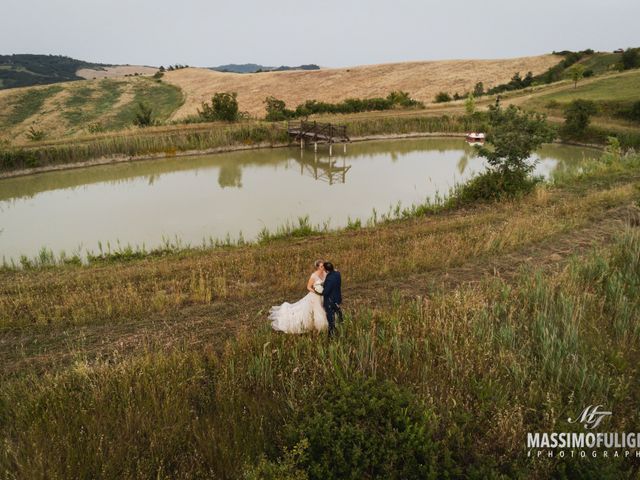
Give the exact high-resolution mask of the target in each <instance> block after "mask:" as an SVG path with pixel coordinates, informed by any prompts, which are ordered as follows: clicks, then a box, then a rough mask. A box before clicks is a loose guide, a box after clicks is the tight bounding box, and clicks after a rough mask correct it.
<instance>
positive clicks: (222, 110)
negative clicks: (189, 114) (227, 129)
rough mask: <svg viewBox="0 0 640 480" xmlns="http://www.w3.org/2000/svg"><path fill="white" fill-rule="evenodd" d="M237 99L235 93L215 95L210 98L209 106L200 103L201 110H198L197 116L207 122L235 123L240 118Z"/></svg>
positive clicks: (205, 103)
mask: <svg viewBox="0 0 640 480" xmlns="http://www.w3.org/2000/svg"><path fill="white" fill-rule="evenodd" d="M237 97H238V94H237V93H235V92H232V93H228V92H222V93H216V94H215V95H214V96H213V97H212V98H211V104H208V103H207V102H203V103H202V110H198V115H200V117H201V118H202V119H204V120H206V121H209V122H211V121H217V120H222V121H224V122H236V121H238V119H239V118H240V113H239V111H238V98H237Z"/></svg>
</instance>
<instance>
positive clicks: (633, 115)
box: [627, 100, 640, 122]
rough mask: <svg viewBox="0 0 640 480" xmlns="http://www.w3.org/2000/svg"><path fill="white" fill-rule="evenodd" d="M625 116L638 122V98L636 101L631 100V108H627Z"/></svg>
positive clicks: (639, 108) (639, 119)
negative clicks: (627, 111)
mask: <svg viewBox="0 0 640 480" xmlns="http://www.w3.org/2000/svg"><path fill="white" fill-rule="evenodd" d="M627 118H629V120H633V121H634V122H640V100H638V101H637V102H633V104H632V105H631V108H630V109H629V113H628V115H627Z"/></svg>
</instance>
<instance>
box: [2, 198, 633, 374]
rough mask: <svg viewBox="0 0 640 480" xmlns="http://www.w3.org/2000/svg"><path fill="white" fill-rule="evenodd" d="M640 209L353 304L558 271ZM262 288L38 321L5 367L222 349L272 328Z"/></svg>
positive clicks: (6, 349)
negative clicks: (167, 307)
mask: <svg viewBox="0 0 640 480" xmlns="http://www.w3.org/2000/svg"><path fill="white" fill-rule="evenodd" d="M639 212H640V210H639V209H638V208H637V207H635V206H633V205H627V206H623V207H618V208H613V209H610V210H607V211H605V212H604V213H603V214H602V215H601V216H600V217H598V218H597V219H595V220H594V221H592V222H591V223H590V224H588V225H586V226H585V227H583V228H580V229H576V230H572V231H568V232H565V233H562V234H559V235H555V236H552V237H548V238H546V239H545V240H544V241H542V242H539V243H535V244H530V245H527V246H525V247H522V248H519V249H516V250H513V251H510V252H507V253H504V252H500V253H499V254H496V255H492V256H483V257H478V258H472V259H469V261H468V262H465V263H464V264H462V265H458V266H455V267H451V268H436V269H432V270H429V271H425V272H423V273H420V274H415V275H411V276H409V277H402V278H393V277H385V278H380V279H377V280H375V281H372V282H368V283H367V285H366V288H364V287H363V286H362V285H347V286H346V288H345V291H344V297H345V299H346V300H347V303H346V305H345V308H346V309H347V310H351V309H359V308H366V307H371V308H376V307H380V306H385V305H387V304H388V303H389V302H390V301H391V294H392V293H395V294H396V295H400V296H401V297H404V298H415V297H416V296H418V295H420V296H428V295H429V294H430V292H433V291H434V290H435V289H451V288H456V287H458V286H460V285H464V284H473V283H477V282H480V281H481V280H483V279H484V278H486V277H491V276H498V277H500V278H502V279H506V280H509V279H510V278H512V277H513V276H514V275H515V274H516V273H517V272H518V271H519V270H520V269H521V268H522V267H523V266H527V265H528V266H534V267H536V268H542V269H545V270H548V271H553V270H556V269H559V268H561V267H562V266H564V265H565V264H566V262H567V260H568V258H569V257H570V256H571V255H583V254H585V253H586V252H588V251H589V250H590V249H592V248H593V247H594V246H598V245H604V244H607V243H609V242H610V241H611V239H612V238H613V237H614V236H615V235H616V234H618V233H620V232H621V231H623V230H624V229H625V228H629V225H630V224H633V223H635V224H637V223H638V219H640V213H639ZM256 291H257V293H256V295H255V296H251V297H249V298H247V299H246V300H245V301H242V302H241V303H229V302H217V303H213V304H210V305H197V306H190V307H186V308H183V309H181V310H179V311H177V312H173V313H171V314H167V315H163V316H157V317H152V318H145V319H141V320H140V319H136V320H130V321H127V322H123V323H121V324H108V325H98V326H95V325H90V326H82V327H65V328H61V329H58V330H53V331H52V329H51V328H50V327H48V326H45V327H42V329H40V330H39V329H38V328H37V327H34V328H30V329H28V330H23V331H17V332H14V333H8V334H6V335H2V336H0V364H2V365H3V370H4V372H3V373H4V374H5V375H11V374H12V373H16V372H22V371H34V372H43V371H45V370H50V369H51V368H54V367H56V366H64V365H69V364H73V363H74V362H76V361H81V362H82V361H93V360H96V359H103V360H106V359H111V360H117V359H118V358H119V357H122V356H123V355H127V354H132V353H135V352H140V351H143V350H144V349H145V347H154V348H156V347H158V346H160V347H161V348H162V347H167V348H169V347H173V346H177V345H188V346H190V347H199V348H209V349H220V348H222V346H223V345H224V343H225V341H226V340H228V339H230V338H232V337H233V336H235V335H237V334H238V333H239V332H241V331H243V330H244V331H250V330H252V329H256V328H267V325H268V322H267V321H266V311H267V309H268V308H269V306H270V305H273V304H275V303H278V299H277V297H276V295H275V294H274V293H272V292H268V291H263V290H262V289H261V288H258V287H256Z"/></svg>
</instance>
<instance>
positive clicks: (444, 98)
mask: <svg viewBox="0 0 640 480" xmlns="http://www.w3.org/2000/svg"><path fill="white" fill-rule="evenodd" d="M450 101H451V95H449V93H447V92H438V93H437V94H436V98H435V102H436V103H444V102H450Z"/></svg>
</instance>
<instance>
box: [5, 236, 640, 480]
mask: <svg viewBox="0 0 640 480" xmlns="http://www.w3.org/2000/svg"><path fill="white" fill-rule="evenodd" d="M639 259H640V236H639V235H638V233H637V232H634V231H627V232H625V233H624V234H623V235H621V236H620V237H619V238H618V239H617V240H616V242H615V243H614V245H613V246H611V247H609V248H607V249H605V250H600V251H595V252H593V253H592V254H591V255H590V256H589V257H588V258H587V259H586V261H585V260H582V259H581V260H578V259H576V260H575V261H574V262H572V263H570V264H569V265H568V266H567V267H566V268H565V269H564V270H562V271H560V272H559V273H556V274H544V273H542V272H538V271H523V272H522V273H521V275H520V276H518V277H516V279H514V281H512V282H510V283H506V282H505V281H502V280H499V279H494V280H490V281H485V282H483V283H482V284H480V285H476V286H468V287H464V288H460V289H457V290H455V291H434V292H432V293H431V298H430V299H429V301H426V300H424V299H422V298H420V297H418V298H414V299H400V298H399V297H397V296H395V295H393V294H392V292H388V294H389V298H388V299H387V300H385V299H379V300H378V304H379V307H378V308H376V309H375V310H370V309H369V308H367V307H360V308H355V309H352V310H350V311H349V312H347V318H346V321H345V323H344V325H343V326H341V327H340V329H339V336H338V338H337V339H336V340H334V341H332V342H328V341H327V340H326V339H325V337H324V336H316V335H305V336H287V335H279V334H277V333H273V332H271V331H270V329H269V328H268V324H267V322H265V324H264V325H263V326H262V327H258V328H256V329H255V330H253V331H250V332H248V333H247V334H246V335H241V336H240V337H239V338H237V340H234V341H232V342H230V343H229V344H228V345H227V348H226V349H225V350H224V352H223V353H221V354H219V355H218V354H215V353H213V352H211V351H208V350H207V349H206V348H205V349H203V350H201V349H198V350H193V349H191V348H188V347H187V346H177V347H174V348H171V349H169V350H168V351H167V350H166V349H164V348H162V347H159V346H158V347H153V346H152V347H150V350H149V351H148V352H146V353H142V354H140V355H137V356H135V357H133V358H126V359H122V358H119V357H117V356H116V355H115V354H114V356H113V358H109V359H107V360H105V361H104V362H99V363H92V362H88V361H82V360H80V361H78V362H77V363H76V364H75V365H74V366H73V367H71V368H68V369H65V370H63V371H59V372H56V373H48V374H45V375H44V376H41V377H37V376H25V377H22V378H15V379H13V380H10V381H7V382H4V383H3V385H2V390H1V392H0V435H1V436H2V444H3V448H2V449H0V471H2V472H3V474H4V475H5V476H7V477H8V478H33V479H37V478H114V477H119V478H149V477H150V476H153V477H154V478H240V477H241V476H242V474H243V472H249V471H252V469H253V467H252V465H254V464H255V463H257V462H258V461H260V458H263V460H262V462H263V467H264V462H265V460H264V459H265V456H266V462H267V463H269V462H271V463H273V464H274V465H275V464H276V463H277V462H278V459H279V458H280V457H281V456H283V455H286V452H287V451H290V449H292V448H294V447H295V446H294V445H292V444H291V443H290V441H291V440H290V438H291V437H290V436H289V434H288V433H287V432H290V431H291V428H293V431H295V430H296V428H297V427H299V426H300V425H301V424H300V423H298V422H299V421H300V420H299V419H300V418H301V419H302V421H303V422H304V419H305V418H309V417H308V415H311V412H312V411H313V409H314V406H315V405H319V404H322V405H325V406H326V405H327V400H328V399H327V398H326V394H327V391H328V390H330V389H331V388H333V387H332V385H335V384H336V382H340V383H342V384H345V382H346V384H347V385H349V384H353V385H355V384H356V382H357V381H358V380H357V379H358V378H361V377H362V376H363V375H364V376H365V377H368V378H370V379H380V380H382V379H393V381H394V382H395V383H396V384H397V385H399V386H400V387H401V388H403V389H405V390H406V391H408V392H410V396H409V397H407V398H409V399H410V401H411V404H410V406H409V407H410V408H411V409H416V410H418V411H423V412H424V413H425V415H426V414H427V413H428V415H429V418H430V419H431V420H430V423H431V425H432V430H427V431H425V432H424V435H427V438H428V439H430V440H429V441H430V442H433V444H434V445H435V446H436V447H437V448H436V449H435V450H434V453H433V454H434V455H439V456H440V457H438V458H441V461H438V462H437V463H436V464H435V466H433V468H435V469H436V470H434V471H435V472H436V473H435V476H436V477H438V478H444V477H447V476H448V477H456V478H457V477H460V478H469V477H474V478H490V477H492V478H507V477H509V478H512V477H520V478H550V477H553V476H562V475H567V476H568V477H569V478H574V477H576V476H584V475H589V476H590V477H591V478H631V475H632V466H633V460H629V459H624V458H623V459H613V458H608V459H604V461H603V459H592V458H586V459H585V458H577V459H571V458H570V457H566V458H565V459H560V458H558V457H556V458H548V457H546V456H544V457H542V458H536V457H535V456H534V457H531V458H529V457H527V454H526V450H525V444H526V443H525V442H526V433H527V432H530V431H563V430H567V429H568V430H570V429H572V428H574V427H572V425H571V424H569V423H567V420H566V419H567V418H568V417H570V416H575V415H576V414H577V412H579V411H580V410H581V409H582V408H583V407H584V406H586V405H591V404H603V405H606V406H607V407H608V408H610V409H611V410H612V411H614V415H613V416H612V417H611V418H610V419H608V422H609V423H608V424H607V431H616V430H619V431H637V430H638V429H639V428H640V423H639V420H638V416H637V409H638V408H639V407H640V405H639V404H638V402H639V400H638V397H637V395H636V390H637V389H636V385H637V382H638V381H639V380H640V379H639V378H638V370H637V368H636V365H637V360H638V356H637V351H636V349H635V345H637V344H638V342H639V341H640V315H639V312H640V310H639V309H638V307H640V305H639V303H640V300H639V299H640V263H639ZM329 404H330V402H329ZM323 408H326V407H323ZM329 408H330V407H329ZM336 408H338V407H336ZM358 408H362V409H365V410H364V411H367V410H366V409H367V408H370V407H369V406H367V404H366V403H362V405H361V406H360V407H358ZM329 414H330V412H329ZM359 415H360V414H359V413H357V412H356V411H354V412H353V415H352V417H353V418H358V417H359ZM347 418H349V417H347ZM370 420H375V419H369V421H370ZM380 420H382V419H380ZM349 421H350V420H347V422H349ZM354 421H355V420H354ZM344 428H352V425H351V424H349V423H347V424H344ZM353 428H355V424H353ZM318 435H319V434H318V432H316V433H315V435H314V436H313V437H310V439H311V443H307V444H304V443H303V444H301V446H300V448H302V449H308V451H309V452H310V453H309V455H311V456H313V452H314V449H316V448H318V444H315V443H313V442H317V441H320V440H324V439H323V438H322V437H319V436H318ZM326 441H332V438H326ZM376 441H377V440H376V438H375V437H373V438H370V439H363V438H355V439H354V440H353V442H355V445H356V446H359V448H361V449H362V452H365V453H366V452H367V451H368V449H369V448H372V445H374V444H375V442H376ZM416 448H417V447H416ZM389 454H391V452H389ZM310 458H311V457H309V456H305V455H300V456H294V457H293V459H292V458H289V460H288V462H289V463H293V464H294V465H293V467H295V469H296V471H298V473H299V472H300V471H302V472H304V471H305V470H306V469H307V467H308V465H309V463H308V462H310ZM383 460H384V459H383ZM422 461H427V459H423V460H422ZM356 463H357V462H356ZM281 465H282V464H281ZM327 465H329V467H328V468H330V467H331V462H329V463H328V464H327ZM293 467H292V468H293ZM280 478H282V477H280ZM310 478H321V477H316V476H314V474H313V472H311V475H310ZM323 478H326V477H323ZM329 478H331V477H329ZM390 478H394V477H393V475H392V476H391V477H390Z"/></svg>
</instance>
